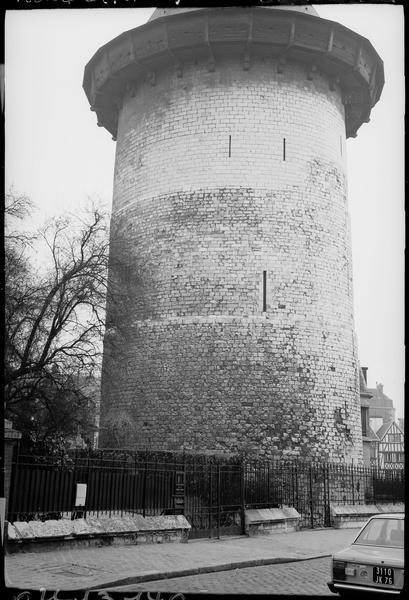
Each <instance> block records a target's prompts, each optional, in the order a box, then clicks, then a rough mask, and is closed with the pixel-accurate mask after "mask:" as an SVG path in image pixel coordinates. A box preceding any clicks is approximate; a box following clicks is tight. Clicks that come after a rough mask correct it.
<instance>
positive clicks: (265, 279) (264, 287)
mask: <svg viewBox="0 0 409 600" xmlns="http://www.w3.org/2000/svg"><path fill="white" fill-rule="evenodd" d="M266 311H267V271H263V312H266Z"/></svg>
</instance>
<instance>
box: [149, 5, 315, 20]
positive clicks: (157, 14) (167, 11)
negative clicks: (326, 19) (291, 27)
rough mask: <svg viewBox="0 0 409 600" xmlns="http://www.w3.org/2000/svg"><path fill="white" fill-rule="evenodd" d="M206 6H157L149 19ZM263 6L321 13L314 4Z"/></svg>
mask: <svg viewBox="0 0 409 600" xmlns="http://www.w3.org/2000/svg"><path fill="white" fill-rule="evenodd" d="M205 8H209V7H205V6H200V7H195V8H157V9H156V10H155V11H154V12H153V13H152V15H151V17H150V19H149V21H154V20H155V19H160V18H161V17H169V16H171V15H177V14H181V13H186V12H192V11H194V10H203V9H205ZM213 8H214V7H213ZM262 8H269V9H272V10H294V11H296V12H303V13H307V14H309V15H313V16H314V17H319V14H318V13H317V11H316V10H315V8H313V7H312V6H294V5H289V6H263V7H262Z"/></svg>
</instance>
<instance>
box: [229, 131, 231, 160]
mask: <svg viewBox="0 0 409 600" xmlns="http://www.w3.org/2000/svg"><path fill="white" fill-rule="evenodd" d="M230 157H231V135H229V158H230Z"/></svg>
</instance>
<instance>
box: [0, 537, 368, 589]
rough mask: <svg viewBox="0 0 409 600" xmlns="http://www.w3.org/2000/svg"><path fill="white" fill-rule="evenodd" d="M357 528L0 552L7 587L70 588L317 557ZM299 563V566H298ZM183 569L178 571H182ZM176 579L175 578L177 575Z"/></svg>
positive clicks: (338, 546)
mask: <svg viewBox="0 0 409 600" xmlns="http://www.w3.org/2000/svg"><path fill="white" fill-rule="evenodd" d="M356 532H357V530H352V529H349V530H343V529H334V530H331V529H324V530H306V531H297V532H289V533H277V534H274V535H266V536H261V535H260V536H255V537H252V538H247V537H244V536H243V537H240V538H228V539H227V538H225V539H220V540H215V539H212V540H191V541H190V542H189V543H188V544H161V545H157V544H156V545H154V544H147V545H144V544H142V545H134V546H122V547H121V546H112V547H101V548H96V547H95V548H70V549H68V548H67V549H61V550H55V551H42V552H21V553H17V554H14V555H6V557H5V571H6V572H5V575H6V585H7V586H8V587H18V588H28V589H33V588H36V589H39V588H40V587H45V588H47V589H59V590H72V589H96V588H102V587H106V588H108V587H109V586H119V585H121V584H122V585H133V584H134V583H135V584H136V583H138V584H141V585H142V582H147V581H157V580H158V579H160V578H162V579H164V578H166V579H172V578H175V576H176V577H177V575H176V574H177V573H180V575H183V576H192V575H194V574H196V575H199V574H200V572H201V573H202V574H204V573H209V572H210V571H217V572H219V571H221V570H222V569H224V570H225V571H229V570H231V569H232V568H234V569H236V568H237V567H242V568H247V567H250V566H251V567H256V566H267V565H269V564H272V563H278V562H281V563H283V562H290V561H292V560H297V559H298V560H300V559H303V560H307V559H318V558H323V557H325V556H329V555H331V554H332V553H333V552H334V551H337V550H341V549H342V548H344V547H346V546H347V545H349V544H350V542H351V541H352V539H353V538H354V536H355V535H356ZM300 568H302V567H300ZM182 572H183V573H182ZM178 581H180V579H178Z"/></svg>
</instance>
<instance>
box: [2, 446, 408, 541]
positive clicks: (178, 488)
mask: <svg viewBox="0 0 409 600" xmlns="http://www.w3.org/2000/svg"><path fill="white" fill-rule="evenodd" d="M79 483H85V484H86V485H87V493H86V504H85V507H83V510H84V511H86V512H87V513H93V514H95V515H96V516H98V515H100V514H108V515H112V514H124V513H130V514H135V513H139V514H142V515H144V516H149V515H160V514H174V513H183V514H184V515H185V516H186V517H187V519H188V520H189V522H190V523H191V525H192V536H194V537H200V536H207V535H209V536H214V535H217V536H219V535H221V534H223V535H226V534H228V533H242V532H244V513H245V510H246V509H250V508H272V507H279V506H282V505H285V506H292V507H294V508H296V509H297V511H298V512H299V513H300V515H301V526H302V527H309V528H316V527H324V526H330V525H331V514H330V505H331V504H376V503H380V502H381V503H385V502H389V503H397V502H403V501H404V489H405V481H404V471H403V470H396V471H395V470H387V469H376V468H373V467H363V466H352V465H344V464H333V463H305V462H286V461H251V460H246V459H244V458H240V457H232V458H231V459H229V460H227V459H226V458H225V457H214V456H213V457H209V456H197V455H196V456H195V455H190V456H189V455H183V454H172V453H149V452H144V453H141V452H122V453H121V454H119V453H118V452H111V453H104V452H100V453H98V454H96V453H94V454H93V455H85V454H83V455H81V454H78V453H77V454H76V455H73V456H71V457H70V459H69V461H68V464H56V463H55V462H53V461H50V460H47V459H45V458H44V457H32V456H30V457H28V456H22V455H20V456H17V457H16V459H15V461H14V464H13V473H12V484H11V492H10V500H9V514H8V519H9V521H11V522H13V521H16V520H32V519H43V520H45V519H49V518H61V517H62V516H67V515H68V516H69V515H71V517H72V518H74V516H75V515H76V514H77V512H78V507H76V506H75V494H76V487H77V484H79Z"/></svg>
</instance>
